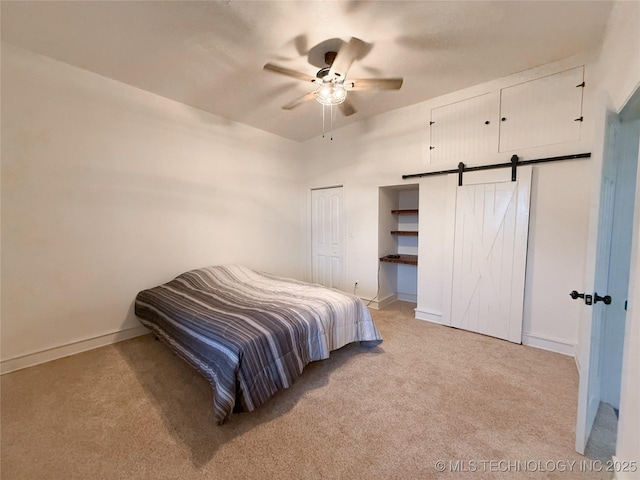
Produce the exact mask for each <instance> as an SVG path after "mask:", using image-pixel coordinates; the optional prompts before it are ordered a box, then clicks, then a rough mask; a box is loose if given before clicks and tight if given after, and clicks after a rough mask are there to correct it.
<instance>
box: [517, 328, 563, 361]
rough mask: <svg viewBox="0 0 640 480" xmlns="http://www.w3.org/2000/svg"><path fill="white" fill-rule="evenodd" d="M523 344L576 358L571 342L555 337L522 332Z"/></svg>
mask: <svg viewBox="0 0 640 480" xmlns="http://www.w3.org/2000/svg"><path fill="white" fill-rule="evenodd" d="M522 343H523V345H528V346H530V347H535V348H540V349H542V350H549V351H551V352H556V353H561V354H562V355H568V356H570V357H574V358H576V346H575V345H574V344H573V343H567V342H565V341H563V340H558V339H557V338H549V337H543V336H541V335H534V334H532V333H524V332H523V333H522Z"/></svg>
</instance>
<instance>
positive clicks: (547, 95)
mask: <svg viewBox="0 0 640 480" xmlns="http://www.w3.org/2000/svg"><path fill="white" fill-rule="evenodd" d="M583 80H584V67H583V66H580V67H575V68H572V69H570V70H566V71H563V72H559V73H556V74H553V75H548V76H545V77H541V78H537V79H535V80H531V81H528V82H524V83H521V84H518V85H513V86H510V87H506V88H503V89H501V90H500V91H495V92H489V93H486V94H483V95H478V96H476V97H472V98H468V99H465V100H461V101H459V102H454V103H451V104H448V105H443V106H441V107H437V108H434V109H432V110H431V119H430V123H429V125H430V135H431V137H430V146H429V148H430V157H431V164H434V165H435V164H447V165H452V164H454V165H455V164H457V163H458V162H464V163H469V162H477V161H479V160H482V159H483V158H488V157H490V156H492V155H495V154H496V153H498V152H511V151H516V150H520V149H525V148H531V147H540V146H544V145H552V144H557V143H563V142H571V141H575V140H579V139H580V131H581V126H582V93H583V90H584V88H583V87H584V81H583Z"/></svg>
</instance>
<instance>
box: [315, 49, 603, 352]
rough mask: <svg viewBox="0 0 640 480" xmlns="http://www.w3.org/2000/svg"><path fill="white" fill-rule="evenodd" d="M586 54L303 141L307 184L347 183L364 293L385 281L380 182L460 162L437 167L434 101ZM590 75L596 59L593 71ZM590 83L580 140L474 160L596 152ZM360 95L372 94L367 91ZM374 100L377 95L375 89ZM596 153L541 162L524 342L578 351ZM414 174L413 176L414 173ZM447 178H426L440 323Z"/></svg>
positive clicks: (422, 256)
mask: <svg viewBox="0 0 640 480" xmlns="http://www.w3.org/2000/svg"><path fill="white" fill-rule="evenodd" d="M590 59H591V57H590V56H589V55H583V56H579V57H575V58H571V59H566V60H563V61H561V62H557V63H556V64H553V65H546V66H544V67H540V68H537V69H534V70H531V71H527V72H522V73H520V74H517V75H514V76H511V77H507V78H503V79H498V80H495V81H493V82H489V83H486V84H483V85H478V86H476V87H473V88H470V89H467V90H463V91H459V92H455V93H453V94H450V95H446V96H444V97H439V98H436V99H433V100H431V101H428V102H424V103H421V104H418V105H414V106H411V107H407V108H403V109H399V110H396V111H393V112H389V113H387V114H384V115H380V116H377V117H374V118H372V119H367V120H363V121H361V122H358V123H357V124H355V125H352V126H349V127H345V128H343V129H340V130H337V131H335V132H334V134H333V138H334V140H333V141H328V140H327V139H322V138H318V139H313V140H311V141H309V142H307V143H305V144H304V150H305V152H306V154H307V157H308V162H309V166H308V168H307V169H306V170H305V174H306V179H305V182H306V187H307V188H310V187H317V186H322V185H332V184H336V183H340V184H343V185H345V195H346V200H345V204H346V205H347V212H346V216H347V232H348V238H349V244H348V245H347V250H346V268H347V283H348V284H349V282H351V284H352V283H353V282H354V281H357V282H358V289H359V293H360V295H361V296H362V297H364V298H371V297H372V296H373V295H375V293H376V285H377V279H376V276H377V263H378V259H377V258H378V257H377V253H378V251H377V245H376V242H377V239H378V230H377V228H378V227H377V221H378V212H377V207H378V202H377V194H378V187H379V186H384V185H395V184H404V183H407V182H408V180H407V181H405V180H402V175H403V174H413V173H421V172H425V171H429V170H441V169H447V168H455V167H456V166H457V163H456V164H451V165H444V164H438V165H433V166H432V165H431V164H430V154H429V127H428V123H429V119H430V110H431V108H434V107H438V106H441V105H446V104H449V103H452V102H455V101H459V100H463V99H466V98H470V97H473V96H476V95H479V94H482V93H486V92H496V91H499V89H500V88H503V87H505V86H509V85H515V84H518V83H521V82H524V81H527V80H530V79H534V78H537V77H540V76H544V75H548V74H551V73H555V72H559V71H562V70H565V69H567V68H571V67H574V66H578V65H583V64H585V63H587V64H588V61H589V60H590ZM586 77H587V85H588V83H589V66H588V65H587V70H586ZM589 95H590V92H589V89H588V88H586V89H585V99H586V100H585V110H584V116H585V122H584V124H583V126H582V137H581V140H580V141H576V142H568V143H565V144H559V145H552V146H547V147H540V148H531V149H526V150H522V151H518V152H509V153H506V154H505V153H503V154H494V155H492V156H490V157H484V158H480V157H479V158H478V159H477V160H476V161H475V162H469V163H468V164H469V165H473V164H480V163H494V162H504V161H508V160H509V158H510V157H511V155H512V154H513V153H517V154H518V155H519V156H520V157H521V158H523V159H532V158H540V157H548V156H554V155H566V154H574V153H582V152H589V151H590V148H591V131H592V125H591V124H590V114H591V111H590V110H589V108H590V106H589ZM356 101H366V94H363V95H360V96H359V97H358V98H357V99H356ZM371 101H375V98H374V97H372V100H371ZM590 165H591V163H590V160H588V159H586V160H572V161H567V162H561V163H553V164H545V165H542V166H538V167H535V168H534V180H533V192H532V193H533V195H532V198H533V200H532V205H531V227H530V240H529V258H528V263H527V272H528V273H527V276H528V278H527V280H528V281H527V287H526V291H525V311H524V325H523V331H524V340H525V342H526V343H530V344H534V345H536V346H539V347H542V348H550V349H553V350H557V351H561V352H563V353H565V354H570V355H572V354H573V353H574V347H575V344H576V342H577V335H578V316H579V311H578V306H577V304H576V303H577V302H572V301H571V299H570V298H569V292H570V291H571V290H573V289H574V288H577V287H578V286H579V285H580V283H581V282H582V280H583V277H584V258H585V253H586V232H587V228H588V219H589V218H588V210H585V209H584V205H585V202H586V203H588V199H589V195H590V184H591V182H590V175H591V169H590ZM413 181H415V180H413ZM445 188H446V178H445V177H425V178H422V179H420V199H419V201H420V206H419V208H420V237H419V238H420V247H419V265H418V279H417V282H418V305H417V313H418V314H419V317H420V318H425V319H429V320H433V321H438V319H439V317H440V316H441V315H442V310H443V284H444V282H443V279H444V268H445V265H444V255H443V252H444V241H445V240H444V235H443V228H444V223H445V212H446V204H445V195H444V191H445Z"/></svg>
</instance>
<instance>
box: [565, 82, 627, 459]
mask: <svg viewBox="0 0 640 480" xmlns="http://www.w3.org/2000/svg"><path fill="white" fill-rule="evenodd" d="M639 95H640V92H636V94H635V96H636V97H638V96H639ZM630 103H632V102H630ZM636 103H637V102H636ZM625 110H626V111H627V113H626V114H625ZM638 119H640V109H638V108H636V109H635V112H629V111H628V110H627V109H626V107H625V109H623V111H622V112H621V114H620V115H618V114H616V113H614V112H608V113H607V117H606V119H605V135H604V145H603V164H602V174H601V176H602V178H601V182H602V183H601V187H600V202H599V203H600V214H599V217H598V241H597V244H598V245H597V251H596V258H595V260H594V262H595V272H594V274H593V276H594V278H592V279H589V278H588V277H587V278H586V285H587V286H588V285H589V284H590V280H591V282H592V284H593V286H594V291H593V292H585V294H587V293H588V294H591V293H593V306H589V307H585V308H587V309H589V310H587V311H585V315H584V319H583V326H584V327H586V328H585V331H584V334H582V335H581V351H580V357H579V360H580V385H579V397H578V418H577V423H576V451H578V452H579V453H584V454H587V455H589V456H591V457H592V458H593V457H597V459H602V455H603V452H604V455H605V456H606V455H608V456H610V455H611V454H613V453H614V452H615V441H616V427H617V411H618V409H619V407H620V388H621V375H622V363H623V345H624V340H625V331H626V323H627V321H628V320H629V319H628V318H627V297H628V295H629V274H630V264H631V256H632V239H633V228H632V226H633V218H634V206H635V195H636V189H637V185H636V178H637V168H638V142H639V137H640V133H639V132H640V127H639V123H640V122H639V121H638ZM635 214H637V212H635ZM596 294H597V295H598V296H599V297H603V296H607V295H608V296H610V297H611V301H610V302H609V303H608V304H606V303H605V302H602V301H601V302H597V301H596V300H597V298H598V297H596Z"/></svg>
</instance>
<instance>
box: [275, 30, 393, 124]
mask: <svg viewBox="0 0 640 480" xmlns="http://www.w3.org/2000/svg"><path fill="white" fill-rule="evenodd" d="M366 51H368V46H367V44H365V43H364V42H363V41H362V40H359V39H357V38H355V37H352V38H351V39H350V40H349V42H348V43H344V44H342V46H341V47H340V49H339V50H338V51H337V52H335V51H328V52H326V53H325V54H324V62H325V64H326V66H325V67H323V68H321V69H320V70H318V73H316V76H315V77H312V76H311V75H307V74H306V73H302V72H298V71H295V70H291V69H289V68H285V67H281V66H279V65H274V64H273V63H267V64H266V65H265V66H264V69H265V70H268V71H270V72H274V73H279V74H281V75H287V76H289V77H293V78H297V79H299V80H303V81H305V82H311V83H313V84H314V85H315V89H314V90H313V91H311V92H309V93H305V94H304V95H303V96H301V97H299V98H297V99H295V100H293V101H291V102H289V103H287V104H286V105H283V106H282V108H283V109H284V110H291V109H293V108H295V107H297V106H299V105H301V104H303V103H305V102H307V101H309V100H313V99H315V100H317V101H318V102H319V103H321V104H323V105H337V106H338V107H339V108H340V111H341V112H342V113H343V114H344V115H345V116H348V115H353V114H354V113H356V109H355V108H354V107H353V105H352V103H351V102H350V101H349V99H348V98H347V93H348V92H351V91H373V90H399V89H400V87H401V86H402V81H403V79H402V78H363V79H360V78H347V73H348V71H349V67H351V64H352V63H353V62H354V60H356V59H358V58H361V56H362V54H363V53H365V52H366Z"/></svg>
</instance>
